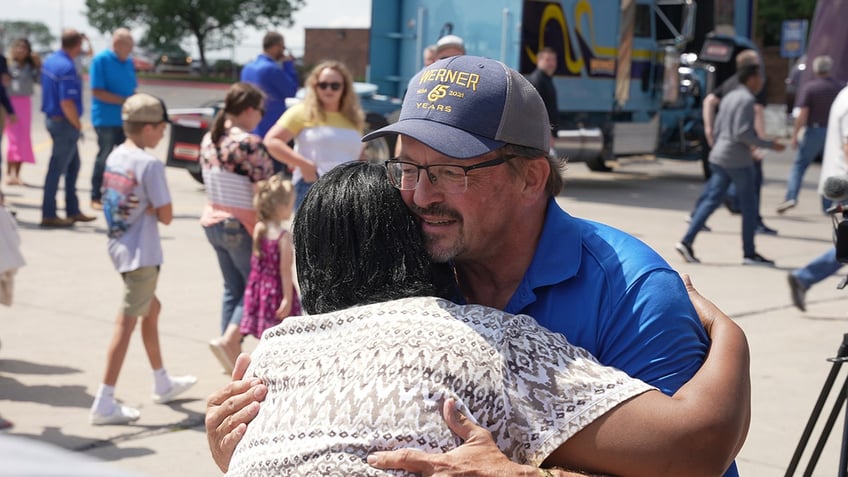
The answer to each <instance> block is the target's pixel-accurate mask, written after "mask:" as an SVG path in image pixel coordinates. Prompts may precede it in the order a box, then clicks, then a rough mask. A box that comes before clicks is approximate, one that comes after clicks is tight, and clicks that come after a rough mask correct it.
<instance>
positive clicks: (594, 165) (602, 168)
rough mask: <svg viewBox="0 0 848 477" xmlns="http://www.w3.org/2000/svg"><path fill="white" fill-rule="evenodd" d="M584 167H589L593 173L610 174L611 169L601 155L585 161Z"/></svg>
mask: <svg viewBox="0 0 848 477" xmlns="http://www.w3.org/2000/svg"><path fill="white" fill-rule="evenodd" d="M586 166H588V167H589V169H590V170H592V171H595V172H610V171H612V167H609V166H608V165H607V163H606V161H605V160H604V156H603V155H599V156H596V157H593V158H590V159H586Z"/></svg>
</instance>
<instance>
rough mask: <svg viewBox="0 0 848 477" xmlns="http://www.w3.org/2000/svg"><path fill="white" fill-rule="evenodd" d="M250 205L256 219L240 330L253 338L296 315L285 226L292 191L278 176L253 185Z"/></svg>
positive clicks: (291, 206)
mask: <svg viewBox="0 0 848 477" xmlns="http://www.w3.org/2000/svg"><path fill="white" fill-rule="evenodd" d="M256 186H257V187H256V195H254V197H253V205H254V207H255V208H256V216H257V219H259V221H258V223H257V224H256V227H255V228H254V231H253V256H252V257H251V258H250V275H249V277H248V279H247V287H246V289H245V291H244V315H243V316H242V320H241V325H240V330H241V333H242V334H243V335H253V336H255V337H257V338H260V337H261V336H262V332H264V331H265V330H267V329H268V328H271V327H272V326H275V325H277V324H279V323H280V321H282V320H283V319H284V318H286V317H288V316H294V315H300V314H301V308H300V299H299V298H298V296H297V291H296V290H295V288H294V275H293V273H292V262H293V259H294V252H293V249H292V241H291V234H290V233H289V231H288V230H287V229H286V227H285V222H286V221H287V220H289V219H290V218H291V215H292V211H293V209H294V196H295V194H294V187H293V186H292V183H291V181H289V180H288V179H283V178H282V177H281V176H279V175H273V176H271V177H270V178H269V179H267V180H264V181H261V182H259V183H257V185H256Z"/></svg>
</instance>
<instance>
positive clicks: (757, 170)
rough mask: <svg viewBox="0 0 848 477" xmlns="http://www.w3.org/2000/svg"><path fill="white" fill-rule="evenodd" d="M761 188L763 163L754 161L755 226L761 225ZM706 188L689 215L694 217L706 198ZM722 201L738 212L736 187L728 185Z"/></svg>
mask: <svg viewBox="0 0 848 477" xmlns="http://www.w3.org/2000/svg"><path fill="white" fill-rule="evenodd" d="M762 188H763V161H754V190H755V193H754V195H755V196H756V199H757V208H756V211H757V225H759V224H762V223H763V216H762V215H760V192H761V191H762ZM708 191H709V189H708V188H706V187H704V190H703V191H702V192H701V195H700V196H698V200H696V201H695V209H693V210H692V213H691V214H689V215H695V210H697V209H698V206H699V205H701V202H703V201H704V198H705V197H706V196H707V192H708ZM724 200H726V201H728V202H729V203H730V206H731V207H733V208H734V209H737V210H740V208H739V197H738V196H737V195H736V186H734V185H733V184H730V187H728V188H727V193H726V194H725V195H724Z"/></svg>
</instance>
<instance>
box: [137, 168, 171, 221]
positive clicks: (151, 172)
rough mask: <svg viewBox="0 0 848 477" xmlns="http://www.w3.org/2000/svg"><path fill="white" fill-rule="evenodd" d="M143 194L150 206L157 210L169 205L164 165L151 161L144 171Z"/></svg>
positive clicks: (169, 198)
mask: <svg viewBox="0 0 848 477" xmlns="http://www.w3.org/2000/svg"><path fill="white" fill-rule="evenodd" d="M143 181H144V182H143V183H144V192H145V194H147V197H148V199H150V205H151V206H153V208H156V209H158V208H159V207H162V206H164V205H168V204H170V203H171V193H170V191H169V190H168V181H167V179H166V178H165V165H164V164H162V163H161V162H159V161H158V160H156V161H151V162H150V165H149V166H148V167H147V169H146V170H145V171H144V179H143Z"/></svg>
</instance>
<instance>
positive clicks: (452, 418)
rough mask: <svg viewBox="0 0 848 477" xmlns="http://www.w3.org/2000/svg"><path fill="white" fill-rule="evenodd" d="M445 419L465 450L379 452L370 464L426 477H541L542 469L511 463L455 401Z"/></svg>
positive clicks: (447, 406)
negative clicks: (457, 407) (510, 476)
mask: <svg viewBox="0 0 848 477" xmlns="http://www.w3.org/2000/svg"><path fill="white" fill-rule="evenodd" d="M442 415H443V416H444V419H445V422H446V423H447V425H448V427H449V428H450V429H451V431H453V432H454V433H455V434H456V435H457V436H459V437H460V438H461V439H462V440H463V441H465V442H464V443H463V444H462V445H461V446H459V447H457V448H456V449H454V450H452V451H450V452H447V453H445V454H427V453H425V452H423V451H420V450H418V449H401V450H396V451H385V452H375V453H373V454H371V455H369V456H368V464H370V465H371V466H372V467H376V468H378V469H384V470H388V469H402V470H406V471H408V472H416V473H419V474H421V475H423V476H425V477H429V476H434V477H451V476H457V477H459V476H463V477H472V476H479V477H486V476H492V477H494V476H503V475H514V476H528V477H529V476H533V477H538V476H539V469H537V468H535V467H531V466H527V465H519V464H516V463H514V462H511V461H510V460H509V459H507V457H506V456H505V455H504V454H503V453H502V452H501V451H500V449H498V446H497V445H496V444H495V441H494V440H492V434H491V433H490V432H489V431H487V430H486V429H484V428H482V427H480V426H477V425H475V424H473V423H472V422H471V421H469V420H468V418H466V417H465V416H464V415H463V414H462V413H461V412H459V411H457V410H456V401H455V400H453V399H446V400H445V404H444V406H443V407H442Z"/></svg>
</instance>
